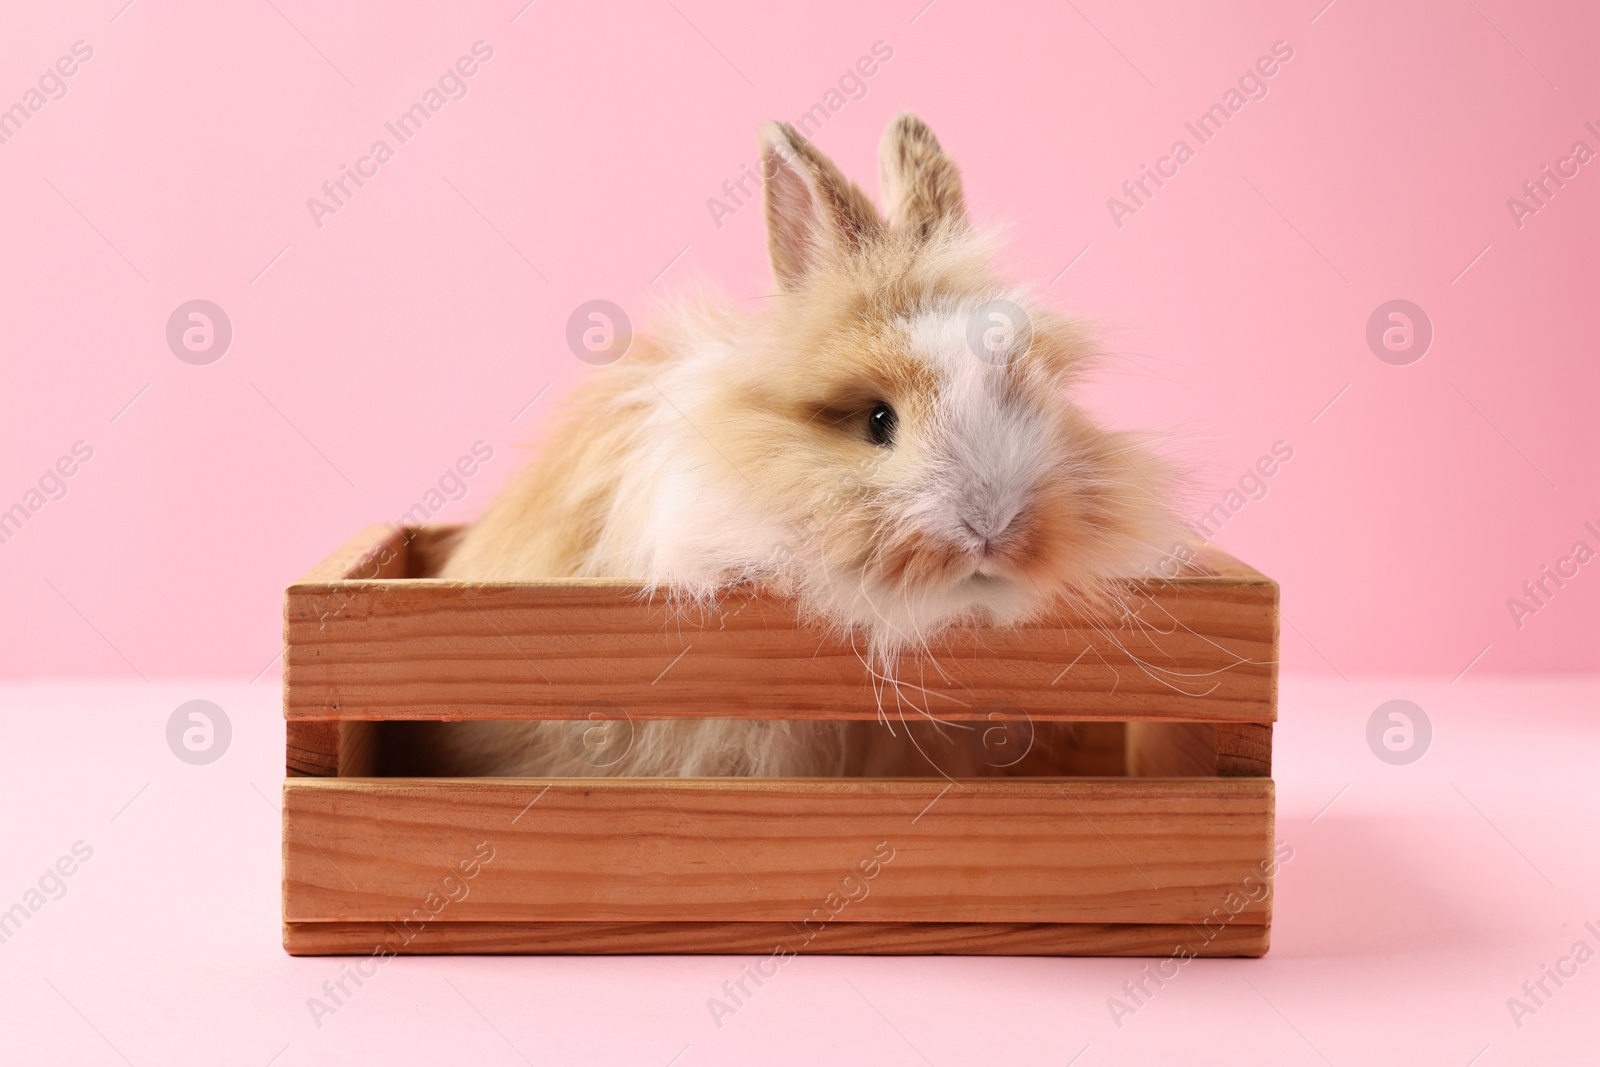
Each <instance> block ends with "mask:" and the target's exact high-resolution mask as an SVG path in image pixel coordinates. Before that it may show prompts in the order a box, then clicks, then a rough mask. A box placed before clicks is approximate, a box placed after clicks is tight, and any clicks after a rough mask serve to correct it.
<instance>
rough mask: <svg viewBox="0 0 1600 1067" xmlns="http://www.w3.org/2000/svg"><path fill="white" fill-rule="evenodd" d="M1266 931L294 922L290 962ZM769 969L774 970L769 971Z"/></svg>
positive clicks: (1087, 948)
mask: <svg viewBox="0 0 1600 1067" xmlns="http://www.w3.org/2000/svg"><path fill="white" fill-rule="evenodd" d="M1269 934H1270V930H1269V928H1268V927H1266V926H1258V925H1251V924H1230V925H1226V926H1224V925H1220V924H1219V925H1214V926H1212V927H1210V928H1198V927H1196V926H1193V925H1191V924H1188V923H984V922H975V923H914V922H904V923H895V922H836V923H832V924H830V925H829V926H827V927H826V928H824V929H823V930H821V931H820V932H818V933H817V934H816V935H815V936H810V937H807V936H805V935H802V934H799V933H797V932H796V930H795V928H794V927H793V926H792V925H790V924H789V923H781V922H615V923H582V922H437V923H431V924H428V925H426V926H423V927H421V928H420V929H416V930H413V931H410V932H409V937H408V934H407V932H404V931H402V930H401V929H400V928H399V927H397V926H394V925H392V924H390V923H377V922H291V923H284V924H283V947H284V948H285V949H287V950H288V951H289V953H290V955H294V956H366V955H371V954H373V953H374V952H375V951H378V952H384V953H388V952H392V953H395V954H397V955H435V954H444V953H451V954H471V955H504V954H540V955H605V956H609V955H640V954H680V953H710V954H719V955H720V954H735V953H737V954H745V955H759V956H769V955H773V954H778V955H779V957H780V959H783V958H786V957H787V954H789V953H794V954H796V955H825V954H829V953H838V954H851V955H874V956H923V955H948V954H956V955H964V956H1172V955H1178V954H1179V953H1188V954H1192V955H1194V956H1200V957H1215V956H1261V955H1265V953H1266V951H1267V946H1268V939H1269ZM767 966H768V969H771V968H772V967H773V966H776V964H768V965H767Z"/></svg>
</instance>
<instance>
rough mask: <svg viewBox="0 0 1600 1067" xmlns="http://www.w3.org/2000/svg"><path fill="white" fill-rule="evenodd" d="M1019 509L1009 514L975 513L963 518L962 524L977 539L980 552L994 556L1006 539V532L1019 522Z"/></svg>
mask: <svg viewBox="0 0 1600 1067" xmlns="http://www.w3.org/2000/svg"><path fill="white" fill-rule="evenodd" d="M1019 514H1020V512H1018V511H1013V512H1011V513H1010V514H1009V515H1006V514H1001V515H992V514H991V515H974V516H970V517H967V518H963V519H962V520H961V525H962V527H963V528H965V529H966V531H967V532H968V533H970V534H971V535H972V536H973V539H974V540H976V541H977V543H978V544H977V548H978V551H979V553H980V554H982V555H984V556H992V555H994V554H995V553H996V552H998V551H999V548H1000V546H1001V545H1002V544H1003V543H1004V542H1005V540H1006V534H1007V533H1008V532H1009V531H1010V530H1011V528H1012V527H1014V526H1016V524H1017V516H1018V515H1019Z"/></svg>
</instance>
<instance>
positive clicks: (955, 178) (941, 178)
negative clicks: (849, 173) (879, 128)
mask: <svg viewBox="0 0 1600 1067" xmlns="http://www.w3.org/2000/svg"><path fill="white" fill-rule="evenodd" d="M878 171H879V175H880V177H879V181H880V184H881V186H882V189H883V200H884V208H885V211H886V213H887V214H888V217H889V225H890V226H891V227H893V228H894V229H897V230H904V231H906V232H907V233H910V234H912V235H913V236H916V237H922V238H926V237H928V236H930V235H931V234H932V233H933V232H934V231H935V230H937V229H942V228H950V229H965V228H966V225H967V203H966V197H965V196H963V195H962V192H961V172H960V171H959V170H957V169H956V165H955V162H954V161H953V160H952V159H951V158H950V157H949V156H948V155H947V154H946V153H945V151H944V149H942V148H940V147H939V141H938V139H937V138H935V137H934V136H933V131H932V130H930V129H928V126H927V124H926V123H924V122H923V121H922V120H921V119H919V118H917V117H916V116H915V115H913V114H911V113H910V112H909V111H906V112H902V113H901V114H899V115H897V116H896V117H895V120H894V121H893V122H891V123H889V128H888V129H887V130H885V131H884V132H883V144H882V145H881V146H880V147H879V149H878Z"/></svg>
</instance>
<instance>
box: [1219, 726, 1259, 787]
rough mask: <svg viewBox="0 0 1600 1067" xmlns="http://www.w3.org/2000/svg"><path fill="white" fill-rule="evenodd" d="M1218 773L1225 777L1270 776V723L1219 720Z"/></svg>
mask: <svg viewBox="0 0 1600 1067" xmlns="http://www.w3.org/2000/svg"><path fill="white" fill-rule="evenodd" d="M1216 743H1217V773H1218V774H1220V775H1222V776H1223V777H1224V778H1237V777H1260V778H1266V777H1270V776H1271V775H1272V724H1271V723H1270V722H1232V723H1218V724H1217V733H1216Z"/></svg>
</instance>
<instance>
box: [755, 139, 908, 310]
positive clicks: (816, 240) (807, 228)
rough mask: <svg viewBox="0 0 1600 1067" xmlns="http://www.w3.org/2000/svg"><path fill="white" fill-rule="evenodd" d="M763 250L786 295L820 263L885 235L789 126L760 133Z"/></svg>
mask: <svg viewBox="0 0 1600 1067" xmlns="http://www.w3.org/2000/svg"><path fill="white" fill-rule="evenodd" d="M761 173H762V177H763V179H764V180H765V182H766V200H767V248H768V251H769V252H770V253H771V256H772V271H773V273H774V274H776V275H777V276H778V282H779V284H780V285H782V286H783V288H785V289H797V288H799V287H800V285H801V284H803V283H804V281H805V279H806V277H807V276H808V275H809V274H810V273H811V272H812V271H814V270H816V269H817V268H818V266H820V265H821V264H822V263H824V262H826V261H827V260H829V259H831V258H835V257H837V256H840V255H845V254H848V253H850V252H853V251H856V250H857V249H859V248H861V246H862V245H863V244H865V243H866V241H867V240H868V239H869V238H871V237H872V236H874V235H875V234H877V233H879V232H880V231H881V230H882V229H883V220H882V219H881V218H879V217H878V210H877V208H875V207H873V206H872V201H870V200H868V199H867V196H866V194H865V193H863V192H862V191H861V190H860V189H859V188H858V187H857V186H856V184H855V183H854V182H852V181H851V180H850V179H848V178H846V177H845V176H844V175H843V174H841V173H839V168H838V167H835V166H834V165H833V163H832V161H831V160H829V159H828V157H827V156H825V155H823V154H822V153H821V152H818V151H817V150H816V149H815V148H813V147H812V145H811V143H810V142H809V141H807V140H806V139H805V138H804V137H801V136H800V134H799V133H797V132H796V131H795V128H794V127H793V126H791V125H789V124H788V123H787V122H769V123H767V124H766V125H765V126H763V127H761Z"/></svg>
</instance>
